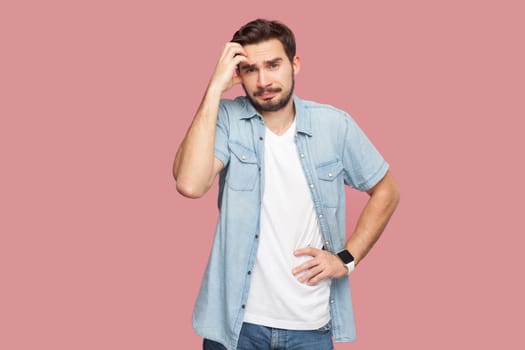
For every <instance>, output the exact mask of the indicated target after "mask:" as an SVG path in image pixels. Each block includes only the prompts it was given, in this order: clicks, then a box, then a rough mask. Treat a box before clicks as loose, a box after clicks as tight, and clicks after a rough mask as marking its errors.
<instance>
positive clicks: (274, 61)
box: [264, 57, 283, 64]
mask: <svg viewBox="0 0 525 350" xmlns="http://www.w3.org/2000/svg"><path fill="white" fill-rule="evenodd" d="M282 61H283V59H282V58H281V57H277V58H274V59H271V60H268V61H264V63H265V64H275V63H281V62H282Z"/></svg>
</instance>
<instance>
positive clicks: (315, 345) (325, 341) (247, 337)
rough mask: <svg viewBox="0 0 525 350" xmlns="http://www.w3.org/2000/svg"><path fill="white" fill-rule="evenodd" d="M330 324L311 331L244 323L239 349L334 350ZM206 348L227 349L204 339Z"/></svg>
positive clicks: (211, 349) (204, 347)
mask: <svg viewBox="0 0 525 350" xmlns="http://www.w3.org/2000/svg"><path fill="white" fill-rule="evenodd" d="M333 348H334V347H333V344H332V332H331V330H330V324H328V325H326V326H324V327H321V328H319V329H316V330H311V331H294V330H287V329H279V328H270V327H265V326H259V325H256V324H251V323H243V325H242V328H241V334H240V336H239V343H238V344H237V350H333ZM203 349H204V350H225V349H226V348H225V347H224V346H222V345H221V344H219V343H217V342H215V341H212V340H209V339H204V343H203Z"/></svg>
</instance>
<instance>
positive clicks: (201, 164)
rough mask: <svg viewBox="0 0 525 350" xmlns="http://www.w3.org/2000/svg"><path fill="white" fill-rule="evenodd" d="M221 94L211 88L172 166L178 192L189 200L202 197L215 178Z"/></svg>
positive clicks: (207, 91)
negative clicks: (215, 154)
mask: <svg viewBox="0 0 525 350" xmlns="http://www.w3.org/2000/svg"><path fill="white" fill-rule="evenodd" d="M220 98H221V92H220V91H217V90H216V89H213V88H211V87H209V88H208V89H207V90H206V93H205V95H204V97H203V99H202V102H201V104H200V106H199V108H198V110H197V113H196V114H195V117H194V119H193V121H192V123H191V126H190V128H189V129H188V131H187V133H186V136H185V137H184V140H183V141H182V143H181V145H180V147H179V149H178V151H177V155H176V156H175V161H174V163H173V176H174V177H175V181H176V182H177V190H178V191H179V192H180V193H182V194H183V195H185V196H188V197H199V196H201V195H202V194H203V193H205V192H206V191H207V190H208V188H209V187H210V186H211V183H212V182H213V178H214V175H215V174H214V171H213V164H214V146H215V129H216V124H217V114H218V111H219V102H220Z"/></svg>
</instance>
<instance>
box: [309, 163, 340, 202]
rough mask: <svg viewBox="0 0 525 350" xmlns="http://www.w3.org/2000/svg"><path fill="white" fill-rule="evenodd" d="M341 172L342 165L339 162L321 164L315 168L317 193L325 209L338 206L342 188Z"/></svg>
mask: <svg viewBox="0 0 525 350" xmlns="http://www.w3.org/2000/svg"><path fill="white" fill-rule="evenodd" d="M342 171H343V163H342V162H341V161H340V160H332V161H328V162H323V163H321V164H319V165H318V166H317V167H316V172H317V177H318V178H319V192H320V194H321V199H322V202H323V204H324V205H325V206H327V207H332V208H335V207H337V206H338V204H339V195H340V191H341V190H342V189H341V188H342V187H343V186H344V182H343V175H342Z"/></svg>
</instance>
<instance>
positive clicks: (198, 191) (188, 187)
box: [177, 181, 206, 199]
mask: <svg viewBox="0 0 525 350" xmlns="http://www.w3.org/2000/svg"><path fill="white" fill-rule="evenodd" d="M177 192H179V193H180V194H181V195H183V196H184V197H187V198H192V199H197V198H200V197H202V196H203V195H204V194H205V193H206V190H205V189H202V188H199V187H198V186H195V185H194V184H189V183H184V182H182V181H177Z"/></svg>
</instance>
